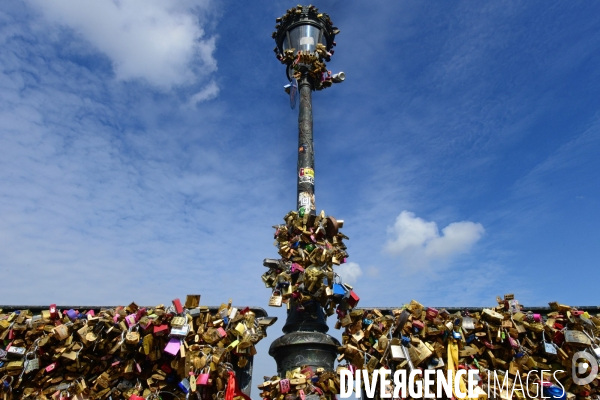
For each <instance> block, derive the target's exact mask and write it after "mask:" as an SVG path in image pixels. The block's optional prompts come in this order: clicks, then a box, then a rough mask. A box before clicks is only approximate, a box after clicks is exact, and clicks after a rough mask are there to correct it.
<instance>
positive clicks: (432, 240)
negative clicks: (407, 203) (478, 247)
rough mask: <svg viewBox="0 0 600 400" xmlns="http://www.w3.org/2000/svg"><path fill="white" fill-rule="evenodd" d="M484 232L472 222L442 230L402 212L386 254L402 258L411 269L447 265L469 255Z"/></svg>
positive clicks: (455, 223) (391, 233) (386, 246)
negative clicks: (448, 261)
mask: <svg viewBox="0 0 600 400" xmlns="http://www.w3.org/2000/svg"><path fill="white" fill-rule="evenodd" d="M484 232H485V230H484V228H483V226H482V225H481V224H479V223H474V222H471V221H461V222H453V223H451V224H449V225H448V226H447V227H445V228H444V229H442V234H441V235H440V232H439V230H438V226H437V224H436V223H435V222H433V221H430V222H428V221H425V220H423V219H422V218H419V217H417V216H415V214H414V213H411V212H409V211H406V210H405V211H402V212H401V213H400V215H398V217H397V218H396V223H395V224H394V226H393V227H391V228H388V233H389V234H390V235H391V236H392V237H391V239H390V240H389V241H388V242H387V243H386V245H385V250H386V251H387V252H388V253H390V254H392V255H395V256H402V257H403V258H405V259H407V260H409V261H410V265H411V266H413V267H415V268H416V267H419V268H420V267H424V266H427V265H428V264H429V263H430V262H431V261H447V260H449V259H450V258H451V257H453V256H455V255H458V254H463V253H466V252H468V251H469V250H470V249H471V247H472V246H473V244H475V243H476V242H477V241H478V240H479V239H481V236H482V235H483V233H484Z"/></svg>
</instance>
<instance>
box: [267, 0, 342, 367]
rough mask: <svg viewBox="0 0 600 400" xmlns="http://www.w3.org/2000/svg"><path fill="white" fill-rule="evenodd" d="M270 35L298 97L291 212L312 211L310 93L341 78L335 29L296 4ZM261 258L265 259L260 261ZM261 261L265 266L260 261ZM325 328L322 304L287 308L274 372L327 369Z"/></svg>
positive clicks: (329, 345)
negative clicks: (332, 63) (333, 68)
mask: <svg viewBox="0 0 600 400" xmlns="http://www.w3.org/2000/svg"><path fill="white" fill-rule="evenodd" d="M275 28H276V31H275V32H273V38H274V39H275V42H276V44H277V47H275V49H274V51H275V54H276V56H277V59H278V60H280V61H281V63H282V64H285V65H286V67H287V69H286V72H287V77H288V79H289V80H290V82H291V84H290V85H288V86H287V88H286V91H288V93H289V94H290V96H292V97H293V96H295V94H296V93H295V90H296V89H297V91H298V93H299V95H300V107H299V108H300V110H299V114H298V167H297V210H298V212H299V214H300V215H304V214H308V215H309V216H310V217H311V218H313V216H315V215H316V206H315V196H314V194H315V191H314V189H315V162H314V147H313V117H312V97H311V96H312V91H313V90H322V89H325V88H327V87H330V86H331V85H332V84H333V83H340V82H342V81H344V79H345V75H344V73H343V72H340V73H338V74H331V72H330V71H328V70H327V66H326V64H325V62H328V61H329V60H330V58H331V55H332V54H333V53H334V50H333V47H334V46H335V44H336V43H335V41H334V39H335V36H336V34H338V33H339V29H337V28H336V27H335V26H333V23H332V21H331V19H330V18H329V15H327V14H325V13H320V12H319V10H318V9H317V8H316V7H314V6H297V7H294V8H292V9H290V10H287V13H286V14H285V15H284V16H282V17H281V18H277V25H276V27H275ZM341 225H342V221H339V223H338V222H336V221H335V220H334V219H333V220H332V223H331V226H332V229H333V227H334V226H335V229H336V232H337V228H338V226H339V227H341ZM265 262H267V260H265ZM265 265H267V264H265ZM328 330H329V327H328V326H327V323H326V321H325V313H324V310H323V307H322V306H321V305H320V304H319V303H318V302H317V303H316V304H313V306H312V307H311V308H306V309H305V310H302V311H299V310H297V309H296V308H295V307H291V308H290V309H288V315H287V320H286V324H285V326H284V327H283V332H284V333H285V335H283V336H281V337H280V338H278V339H276V340H275V341H274V342H273V343H272V344H271V347H270V349H269V354H270V355H271V356H273V357H274V358H275V360H276V362H277V372H278V374H279V375H280V376H281V377H285V374H286V372H287V371H290V370H292V369H295V368H297V367H301V366H303V365H309V366H311V367H313V368H315V369H316V368H320V367H323V368H325V369H326V370H333V367H334V362H335V358H336V356H337V347H338V346H339V345H340V343H339V342H338V341H337V339H335V338H334V337H332V336H330V335H328V334H326V332H327V331H328Z"/></svg>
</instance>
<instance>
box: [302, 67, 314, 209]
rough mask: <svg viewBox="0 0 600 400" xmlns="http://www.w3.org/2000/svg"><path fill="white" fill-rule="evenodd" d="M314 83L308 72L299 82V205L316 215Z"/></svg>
mask: <svg viewBox="0 0 600 400" xmlns="http://www.w3.org/2000/svg"><path fill="white" fill-rule="evenodd" d="M313 89H314V88H313V85H312V82H311V80H310V79H309V78H308V77H307V74H303V76H302V77H301V78H300V80H299V82H298V92H299V94H300V110H299V113H298V191H297V194H298V197H297V200H298V207H297V209H298V210H300V208H301V207H304V211H305V212H306V213H309V214H312V215H315V214H316V206H315V151H314V146H313V115H312V91H313Z"/></svg>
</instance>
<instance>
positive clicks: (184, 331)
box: [169, 324, 190, 338]
mask: <svg viewBox="0 0 600 400" xmlns="http://www.w3.org/2000/svg"><path fill="white" fill-rule="evenodd" d="M188 333H190V326H189V324H185V325H182V326H181V327H173V328H171V333H170V334H169V336H170V337H176V338H184V337H186V336H187V335H188Z"/></svg>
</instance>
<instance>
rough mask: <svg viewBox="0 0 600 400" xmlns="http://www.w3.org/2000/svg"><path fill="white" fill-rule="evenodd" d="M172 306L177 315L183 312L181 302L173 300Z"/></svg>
mask: <svg viewBox="0 0 600 400" xmlns="http://www.w3.org/2000/svg"><path fill="white" fill-rule="evenodd" d="M173 306H174V307H175V311H176V312H177V314H181V313H182V312H183V306H182V305H181V300H179V299H175V300H173Z"/></svg>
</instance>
